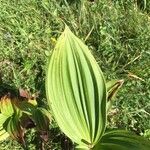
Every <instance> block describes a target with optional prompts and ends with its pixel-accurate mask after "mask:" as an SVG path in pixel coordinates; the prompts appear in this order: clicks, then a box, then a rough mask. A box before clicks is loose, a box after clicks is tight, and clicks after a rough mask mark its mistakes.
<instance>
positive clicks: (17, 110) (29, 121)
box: [0, 90, 51, 147]
mask: <svg viewBox="0 0 150 150" xmlns="http://www.w3.org/2000/svg"><path fill="white" fill-rule="evenodd" d="M50 120H51V117H50V114H49V112H48V111H47V110H46V109H44V108H40V107H38V106H37V101H36V99H35V98H33V99H31V97H30V96H29V94H28V93H27V92H26V91H25V90H20V95H19V96H12V93H7V94H5V95H3V96H1V98H0V141H2V140H5V139H6V138H8V137H12V138H13V139H15V140H17V141H18V142H19V143H21V144H22V146H23V147H26V143H25V139H24V134H25V131H26V130H27V129H29V128H33V127H35V128H36V131H37V133H38V134H40V137H41V138H42V140H45V141H46V140H48V137H47V136H48V135H47V136H46V134H47V131H48V129H49V122H50Z"/></svg>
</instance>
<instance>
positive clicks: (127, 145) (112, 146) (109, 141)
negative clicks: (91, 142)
mask: <svg viewBox="0 0 150 150" xmlns="http://www.w3.org/2000/svg"><path fill="white" fill-rule="evenodd" d="M149 149H150V141H148V140H147V139H145V138H144V137H140V136H137V135H135V134H133V133H131V132H128V131H122V130H115V131H110V132H107V133H105V134H104V135H103V137H102V139H101V140H100V142H99V143H98V144H97V145H96V146H95V148H94V149H93V150H149Z"/></svg>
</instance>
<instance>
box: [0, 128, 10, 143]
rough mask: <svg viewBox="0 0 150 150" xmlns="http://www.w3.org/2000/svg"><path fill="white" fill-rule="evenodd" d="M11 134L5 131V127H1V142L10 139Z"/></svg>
mask: <svg viewBox="0 0 150 150" xmlns="http://www.w3.org/2000/svg"><path fill="white" fill-rule="evenodd" d="M9 136H10V135H9V133H8V132H6V130H4V128H3V126H1V127H0V141H3V140H6V139H7V138H8V137H9Z"/></svg>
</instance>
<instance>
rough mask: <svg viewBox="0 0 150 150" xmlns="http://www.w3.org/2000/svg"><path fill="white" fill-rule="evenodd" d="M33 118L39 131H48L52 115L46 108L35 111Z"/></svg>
mask: <svg viewBox="0 0 150 150" xmlns="http://www.w3.org/2000/svg"><path fill="white" fill-rule="evenodd" d="M31 118H32V119H33V121H34V122H35V125H36V128H37V130H38V131H47V130H48V129H49V122H50V120H51V118H50V114H49V113H48V112H47V111H46V110H45V109H44V108H37V109H35V110H34V111H33V113H32V116H31Z"/></svg>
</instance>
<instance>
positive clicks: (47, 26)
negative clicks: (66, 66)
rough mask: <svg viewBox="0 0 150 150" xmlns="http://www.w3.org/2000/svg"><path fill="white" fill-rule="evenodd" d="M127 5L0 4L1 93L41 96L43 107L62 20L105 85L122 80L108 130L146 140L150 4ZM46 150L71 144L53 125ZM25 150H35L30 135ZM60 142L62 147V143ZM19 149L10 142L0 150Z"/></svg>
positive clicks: (149, 116)
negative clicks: (120, 130) (83, 45)
mask: <svg viewBox="0 0 150 150" xmlns="http://www.w3.org/2000/svg"><path fill="white" fill-rule="evenodd" d="M142 5H143V4H141V5H139V4H135V3H134V2H133V1H130V0H122V1H121V2H120V1H119V0H118V1H115V2H112V1H108V0H103V1H98V0H95V1H94V2H91V1H90V0H89V1H85V2H83V3H80V0H79V1H77V2H72V3H66V2H65V1H63V0H59V1H57V2H56V0H51V1H48V0H42V1H36V0H32V1H31V0H27V1H23V0H21V1H16V0H14V1H11V0H7V1H5V0H3V1H1V2H0V25H1V26H0V82H2V83H1V85H0V92H1V91H2V90H1V89H2V88H3V87H4V86H6V85H10V86H12V87H14V89H19V88H23V89H27V90H29V91H30V92H31V93H36V92H39V97H38V102H39V104H40V106H43V105H44V106H45V105H47V104H46V98H45V92H44V91H45V85H44V84H45V83H44V80H45V79H44V78H45V70H46V65H45V64H46V62H47V55H50V51H51V50H52V49H53V47H54V46H55V43H56V39H57V37H58V36H59V35H60V33H61V31H63V28H64V26H63V23H62V20H63V21H65V22H66V23H67V24H68V25H69V26H70V28H71V29H72V31H73V32H74V33H75V34H76V35H78V36H79V37H80V38H81V39H82V40H84V41H85V43H86V44H87V45H88V46H89V48H90V49H91V50H92V52H93V54H94V56H95V58H96V59H97V61H98V63H99V65H100V66H101V68H102V70H103V72H104V74H105V77H106V80H111V79H114V78H117V79H125V83H124V85H123V87H122V89H121V90H120V92H119V94H118V95H117V98H116V101H115V104H114V107H113V109H112V111H111V113H110V114H109V118H108V120H109V121H108V125H109V128H118V127H119V128H123V129H125V128H126V129H129V130H132V131H135V132H136V133H137V134H141V135H143V134H144V133H145V134H144V135H145V136H146V137H149V135H147V134H148V133H149V132H148V129H150V102H149V100H150V78H149V76H150V69H149V66H150V61H149V57H150V42H149V40H150V37H149V34H150V16H149V8H150V6H149V2H148V3H147V6H146V7H144V9H143V6H142ZM50 126H51V131H50V132H49V134H50V135H49V142H48V143H45V147H46V149H61V148H60V146H61V143H63V144H64V143H65V141H67V142H66V143H65V144H64V145H68V144H69V142H68V140H66V138H65V136H64V135H63V134H62V133H61V132H60V131H59V129H58V128H57V125H56V124H55V123H52V124H51V125H50ZM26 140H27V143H28V145H29V147H28V149H32V150H33V149H37V148H36V144H37V143H38V142H37V141H36V136H35V134H34V131H29V132H28V134H27V137H26ZM61 141H62V142H61ZM8 148H9V149H21V146H19V145H18V144H17V143H16V142H14V141H12V140H10V139H8V140H7V141H4V142H1V144H0V149H8Z"/></svg>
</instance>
